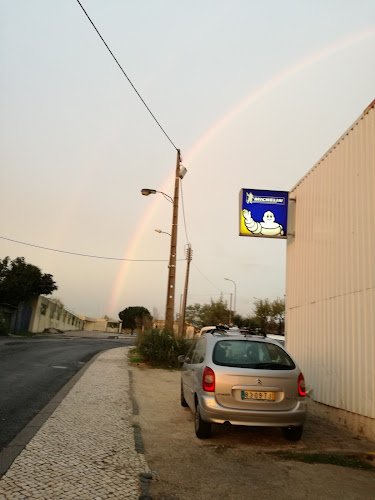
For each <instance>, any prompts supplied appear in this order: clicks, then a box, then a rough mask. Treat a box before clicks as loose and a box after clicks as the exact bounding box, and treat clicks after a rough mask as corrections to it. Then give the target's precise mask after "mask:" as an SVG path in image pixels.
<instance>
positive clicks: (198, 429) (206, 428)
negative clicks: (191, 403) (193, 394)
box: [194, 403, 211, 439]
mask: <svg viewBox="0 0 375 500" xmlns="http://www.w3.org/2000/svg"><path fill="white" fill-rule="evenodd" d="M194 420H195V434H196V436H197V438H199V439H207V438H209V437H210V435H211V424H209V423H208V422H205V421H204V420H202V417H201V413H200V406H199V403H198V404H197V407H196V408H195V418H194Z"/></svg>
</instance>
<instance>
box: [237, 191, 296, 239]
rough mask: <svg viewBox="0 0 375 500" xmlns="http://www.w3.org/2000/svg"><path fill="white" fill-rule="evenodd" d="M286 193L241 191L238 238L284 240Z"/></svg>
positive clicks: (286, 206) (286, 215)
mask: <svg viewBox="0 0 375 500" xmlns="http://www.w3.org/2000/svg"><path fill="white" fill-rule="evenodd" d="M288 194H289V193H288V192H287V191H265V190H260V189H241V191H240V236H260V237H263V238H286V237H287V221H288Z"/></svg>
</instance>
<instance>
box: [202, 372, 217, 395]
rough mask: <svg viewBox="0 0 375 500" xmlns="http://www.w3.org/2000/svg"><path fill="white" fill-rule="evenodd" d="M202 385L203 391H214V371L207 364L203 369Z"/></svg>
mask: <svg viewBox="0 0 375 500" xmlns="http://www.w3.org/2000/svg"><path fill="white" fill-rule="evenodd" d="M202 387H203V390H204V391H208V392H215V373H214V371H213V370H212V368H209V367H208V366H206V368H205V369H204V371H203V380H202Z"/></svg>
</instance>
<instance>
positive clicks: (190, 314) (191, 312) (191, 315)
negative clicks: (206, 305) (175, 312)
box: [185, 304, 202, 325]
mask: <svg viewBox="0 0 375 500" xmlns="http://www.w3.org/2000/svg"><path fill="white" fill-rule="evenodd" d="M200 314H201V305H200V304H192V305H190V306H187V308H186V311H185V321H186V323H190V324H191V323H195V324H197V325H201V324H202V323H201V316H200Z"/></svg>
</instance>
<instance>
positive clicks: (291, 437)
mask: <svg viewBox="0 0 375 500" xmlns="http://www.w3.org/2000/svg"><path fill="white" fill-rule="evenodd" d="M282 431H283V434H284V437H285V439H286V440H287V441H299V440H300V439H301V437H302V432H303V425H300V426H298V427H283V428H282Z"/></svg>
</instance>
